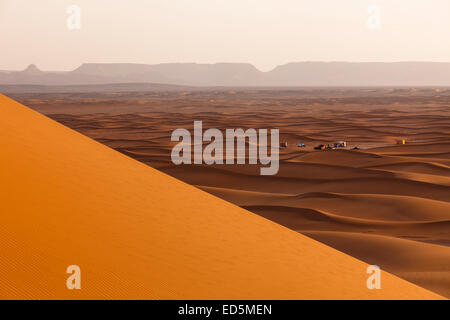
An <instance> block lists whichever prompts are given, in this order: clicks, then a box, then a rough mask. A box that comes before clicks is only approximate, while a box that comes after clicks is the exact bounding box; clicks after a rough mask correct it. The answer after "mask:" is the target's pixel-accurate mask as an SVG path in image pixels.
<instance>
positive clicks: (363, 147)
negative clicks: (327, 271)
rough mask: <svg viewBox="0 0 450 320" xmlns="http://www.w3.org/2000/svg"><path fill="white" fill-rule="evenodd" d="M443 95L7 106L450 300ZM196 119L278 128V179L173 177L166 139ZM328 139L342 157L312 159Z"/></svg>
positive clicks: (35, 98)
mask: <svg viewBox="0 0 450 320" xmlns="http://www.w3.org/2000/svg"><path fill="white" fill-rule="evenodd" d="M449 93H450V91H448V90H447V91H445V92H444V91H443V92H441V93H439V96H437V93H436V91H435V89H434V88H420V89H414V88H412V89H409V88H401V89H395V88H386V89H383V88H373V89H370V90H363V89H357V88H348V89H338V88H329V89H313V88H311V89H292V90H281V89H278V90H272V89H270V90H269V89H267V90H257V89H255V90H242V91H239V90H227V89H217V90H216V91H214V92H211V91H208V92H200V91H195V92H193V91H191V92H184V93H181V92H180V93H175V92H172V93H162V92H161V93H157V92H134V93H129V94H126V93H117V94H115V95H114V96H111V95H107V94H101V93H99V94H94V93H86V94H79V95H75V94H66V95H63V94H46V95H32V94H26V95H22V96H20V95H16V98H19V99H20V100H21V101H22V102H24V103H25V104H26V105H29V106H32V107H33V108H35V109H36V110H38V111H40V112H43V113H45V114H48V115H50V116H51V117H52V118H53V119H55V120H57V121H60V122H61V123H63V124H64V125H66V126H68V127H70V128H73V129H75V130H77V131H80V132H81V133H83V134H85V135H87V136H89V137H91V138H94V139H96V140H97V141H100V142H102V143H104V144H106V145H108V146H110V147H112V148H114V149H116V150H117V151H120V152H121V153H123V154H125V155H127V156H129V157H132V158H134V159H136V160H139V161H141V162H143V163H145V164H147V165H149V166H151V167H154V168H156V169H158V170H160V171H162V172H164V173H167V174H169V175H171V176H173V177H175V178H177V179H180V180H183V181H184V182H187V183H189V184H192V185H194V186H197V187H199V188H201V189H203V190H204V191H207V192H208V193H211V194H213V195H215V196H218V197H220V198H223V199H225V200H227V201H229V202H232V203H234V204H236V205H239V206H241V207H244V208H246V209H249V210H251V211H253V212H254V213H257V214H259V215H261V216H263V217H266V218H268V219H270V220H273V221H275V222H277V223H280V224H282V225H284V226H285V227H288V228H290V229H292V230H294V231H297V232H298V233H304V234H307V235H308V236H311V237H314V238H315V239H317V240H319V241H322V242H324V243H326V244H327V245H329V246H331V247H334V248H337V249H338V250H340V251H343V252H345V253H347V254H349V255H352V256H354V257H358V258H360V259H362V260H364V261H366V262H369V263H375V264H379V265H382V266H383V267H384V268H386V270H390V271H391V272H393V273H394V274H396V275H397V276H399V277H402V278H404V279H406V280H408V281H411V282H414V283H416V284H418V285H420V286H423V287H425V288H427V289H429V290H433V291H435V292H437V293H439V294H441V295H444V296H446V297H450V291H449V288H450V286H449V285H448V281H449V279H450V275H449V272H450V263H449V262H448V254H449V252H450V232H449V230H450V227H449V221H450V207H449V205H450V186H449V184H448V178H449V170H448V169H449V167H450V149H449V146H450V131H449V128H450V109H449V107H448V106H449V105H450V95H449ZM194 120H202V121H203V123H204V127H205V128H207V127H209V128H220V129H222V130H223V129H225V128H241V127H243V128H249V127H253V128H279V129H280V132H281V140H282V141H285V142H287V143H288V147H287V148H283V149H281V153H280V159H281V160H280V171H279V174H278V175H276V176H271V177H268V176H264V177H263V176H260V175H259V167H258V166H211V167H208V166H205V165H201V166H179V167H175V166H174V165H173V164H172V163H171V161H170V151H171V148H172V146H173V144H172V143H171V142H170V135H171V132H172V131H173V130H174V129H177V128H187V129H192V125H193V121H194ZM397 139H406V140H407V144H406V145H396V140H397ZM338 140H346V141H347V142H348V148H347V149H346V150H327V151H315V150H314V149H313V147H314V146H316V145H318V144H328V143H333V142H334V141H338ZM299 141H301V142H303V143H306V145H307V146H306V148H297V143H298V142H299ZM356 146H357V147H359V150H352V149H353V148H354V147H356ZM41 148H42V149H43V150H47V149H45V146H44V145H41ZM112 169H113V168H110V171H111V170H112ZM105 170H106V169H105ZM102 172H103V171H102ZM105 175H106V173H105ZM88 189H89V190H91V189H92V188H88ZM144 189H145V188H144ZM114 197H116V195H115V196H114ZM212 218H213V217H211V219H212ZM214 218H215V217H214ZM203 219H206V218H205V217H203ZM208 219H209V218H208ZM230 219H232V218H231V217H230ZM219 220H220V219H219ZM219 220H218V223H219ZM206 221H210V220H204V221H203V220H202V222H201V226H204V228H207V227H206V225H207V224H206ZM204 222H205V223H204ZM180 223H184V224H187V221H185V220H182V221H180ZM193 223H194V222H193ZM196 223H200V222H198V221H197V220H196ZM220 223H223V221H222V220H220ZM189 226H191V225H189ZM247 227H248V226H247V225H246V226H242V227H241V226H238V225H236V229H238V230H240V231H242V232H244V229H245V228H247ZM215 231H216V232H217V234H219V235H221V236H222V234H223V230H222V231H218V230H215ZM347 235H348V237H347ZM259 237H260V236H258V239H260V238H259ZM347 238H348V239H349V240H345V241H344V240H343V239H347ZM271 239H272V240H273V239H278V237H277V236H273V237H272V238H271ZM360 239H361V241H359V240H360ZM367 239H369V240H370V241H369V240H367ZM373 239H375V240H373ZM262 242H263V241H259V242H258V245H261V243H262ZM284 250H285V249H283V250H282V251H284ZM419 252H420V254H419ZM396 256H398V257H401V259H404V261H406V262H407V263H401V261H400V262H399V261H396V260H395V259H394V258H395V257H396ZM421 259H426V260H427V261H426V262H423V261H422V260H421ZM424 263H425V264H424ZM399 264H401V268H398V267H397V266H398V265H399ZM264 265H265V263H264Z"/></svg>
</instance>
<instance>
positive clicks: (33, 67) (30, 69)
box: [22, 64, 42, 74]
mask: <svg viewBox="0 0 450 320" xmlns="http://www.w3.org/2000/svg"><path fill="white" fill-rule="evenodd" d="M22 72H23V73H27V74H38V73H42V71H41V70H39V68H38V67H36V65H35V64H30V65H29V66H28V67H27V68H26V69H25V70H23V71H22Z"/></svg>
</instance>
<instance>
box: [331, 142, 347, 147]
mask: <svg viewBox="0 0 450 320" xmlns="http://www.w3.org/2000/svg"><path fill="white" fill-rule="evenodd" d="M334 147H335V148H345V147H347V142H346V141H337V142H335V143H334Z"/></svg>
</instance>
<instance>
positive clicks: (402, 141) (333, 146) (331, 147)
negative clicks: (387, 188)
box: [280, 139, 406, 150]
mask: <svg viewBox="0 0 450 320" xmlns="http://www.w3.org/2000/svg"><path fill="white" fill-rule="evenodd" d="M395 143H396V144H398V145H405V144H406V139H397V140H395ZM347 145H348V144H347V141H336V142H334V143H331V144H330V143H329V144H319V145H317V146H315V147H314V150H336V149H342V148H347ZM287 147H288V143H287V142H286V141H284V142H281V143H280V148H287ZM297 147H298V148H306V144H305V143H303V142H301V141H300V142H298V143H297ZM359 149H360V148H359V147H358V146H355V147H353V148H352V150H359Z"/></svg>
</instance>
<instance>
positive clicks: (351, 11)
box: [0, 0, 450, 71]
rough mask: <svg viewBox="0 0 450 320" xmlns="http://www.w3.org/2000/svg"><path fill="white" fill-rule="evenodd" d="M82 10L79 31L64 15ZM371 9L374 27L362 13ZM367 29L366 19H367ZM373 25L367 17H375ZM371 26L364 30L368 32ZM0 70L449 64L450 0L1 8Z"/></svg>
mask: <svg viewBox="0 0 450 320" xmlns="http://www.w3.org/2000/svg"><path fill="white" fill-rule="evenodd" d="M71 4H74V5H78V6H79V7H80V8H81V29H80V30H69V29H68V27H67V19H68V17H69V14H67V12H66V10H67V7H68V6H69V5H71ZM371 5H376V6H378V7H379V8H380V22H381V24H380V28H378V29H371V28H369V27H368V20H369V12H368V8H369V6H371ZM372 21H373V20H372ZM375 21H376V19H375ZM372 26H373V24H372ZM0 41H1V45H0V70H18V69H24V68H25V67H26V66H27V65H29V64H31V63H34V64H36V65H37V66H38V67H39V68H41V69H43V70H72V69H74V68H76V67H78V66H79V65H81V64H82V63H85V62H103V63H113V62H130V63H147V64H156V63H165V62H197V63H215V62H248V63H252V64H254V65H255V66H256V67H257V68H259V69H260V70H263V71H267V70H270V69H272V68H274V67H275V66H277V65H281V64H285V63H288V62H295V61H450V1H449V0H70V1H67V0H38V1H36V0H0Z"/></svg>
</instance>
